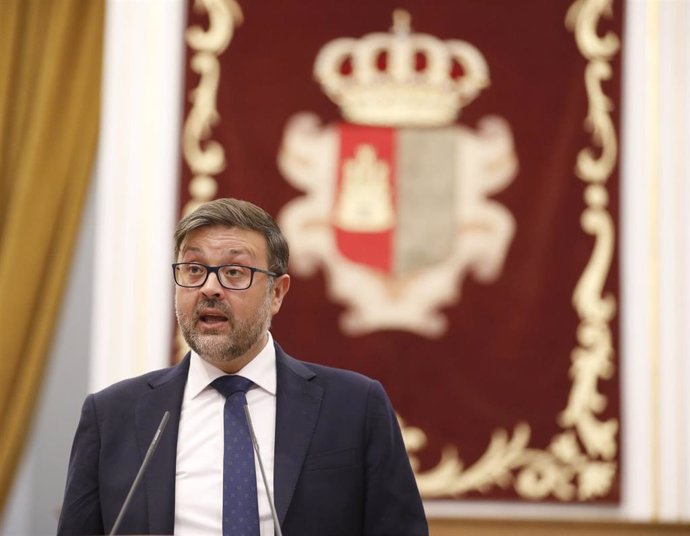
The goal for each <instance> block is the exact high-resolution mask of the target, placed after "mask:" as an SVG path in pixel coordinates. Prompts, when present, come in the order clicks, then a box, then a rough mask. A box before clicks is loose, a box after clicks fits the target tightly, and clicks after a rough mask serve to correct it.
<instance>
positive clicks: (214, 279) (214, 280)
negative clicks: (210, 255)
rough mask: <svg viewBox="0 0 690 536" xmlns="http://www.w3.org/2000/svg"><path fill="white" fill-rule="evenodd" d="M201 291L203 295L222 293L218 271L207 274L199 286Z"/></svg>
mask: <svg viewBox="0 0 690 536" xmlns="http://www.w3.org/2000/svg"><path fill="white" fill-rule="evenodd" d="M201 292H202V293H203V294H204V296H220V295H221V294H222V293H223V287H222V286H221V284H220V280H219V279H218V272H213V273H210V274H208V277H207V278H206V281H205V282H204V284H203V286H202V287H201Z"/></svg>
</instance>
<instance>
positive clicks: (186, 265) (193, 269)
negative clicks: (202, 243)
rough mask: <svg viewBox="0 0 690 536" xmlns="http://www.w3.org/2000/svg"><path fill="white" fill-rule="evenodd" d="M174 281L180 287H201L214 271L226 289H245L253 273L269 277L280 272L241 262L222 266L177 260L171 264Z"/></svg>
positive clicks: (278, 275)
mask: <svg viewBox="0 0 690 536" xmlns="http://www.w3.org/2000/svg"><path fill="white" fill-rule="evenodd" d="M172 268H173V277H174V278H175V283H176V284H177V285H179V286H180V287H185V288H199V287H203V286H204V284H205V283H206V280H207V279H208V274H211V273H215V274H216V277H217V278H218V282H219V283H220V286H221V287H223V288H226V289H228V290H246V289H248V288H249V287H251V286H252V283H253V282H254V273H255V272H260V273H262V274H266V275H268V276H270V277H280V274H277V273H275V272H270V271H268V270H262V269H261V268H254V267H253V266H243V265H242V264H223V265H222V266H206V265H205V264H201V263H198V262H177V263H175V264H173V265H172Z"/></svg>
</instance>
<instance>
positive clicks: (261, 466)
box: [243, 400, 283, 536]
mask: <svg viewBox="0 0 690 536" xmlns="http://www.w3.org/2000/svg"><path fill="white" fill-rule="evenodd" d="M243 407H244V416H245V417H246V419H247V426H248V427H249V435H250V437H251V438H252V444H253V445H254V452H256V459H257V460H259V470H260V471H261V478H263V480H264V488H266V496H267V497H268V505H269V506H270V507H271V517H272V518H273V528H274V529H275V536H283V531H282V530H280V523H279V522H278V514H276V505H275V503H274V502H273V495H272V494H271V489H270V488H269V487H268V479H266V471H264V464H263V462H262V461H261V454H260V453H259V442H258V441H257V440H256V434H254V426H253V425H252V416H251V414H250V413H249V407H248V406H247V401H246V400H245V401H244V406H243Z"/></svg>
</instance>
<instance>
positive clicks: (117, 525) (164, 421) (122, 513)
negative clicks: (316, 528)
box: [109, 411, 282, 536]
mask: <svg viewBox="0 0 690 536" xmlns="http://www.w3.org/2000/svg"><path fill="white" fill-rule="evenodd" d="M168 419H170V412H169V411H166V412H165V413H164V414H163V418H162V419H161V422H160V424H159V425H158V429H157V430H156V433H155V434H154V435H153V439H152V440H151V444H150V445H149V448H148V450H147V451H146V455H145V456H144V461H143V462H141V467H139V472H138V473H137V476H136V477H135V478H134V482H132V487H131V488H129V493H127V498H126V499H125V502H124V503H122V508H120V513H119V514H117V519H115V524H114V525H113V528H112V529H111V530H110V533H109V535H110V536H113V534H115V533H116V532H117V529H119V528H120V523H121V522H122V518H123V517H124V516H125V512H126V511H127V507H128V506H129V503H130V501H131V500H132V496H133V495H134V490H135V489H136V488H137V486H138V485H139V482H140V481H141V477H142V476H143V475H144V471H145V470H146V467H148V465H149V461H151V457H152V456H153V453H154V452H155V450H156V447H158V441H159V440H160V438H161V434H162V433H163V430H164V429H165V425H166V424H168ZM281 536H282V535H281Z"/></svg>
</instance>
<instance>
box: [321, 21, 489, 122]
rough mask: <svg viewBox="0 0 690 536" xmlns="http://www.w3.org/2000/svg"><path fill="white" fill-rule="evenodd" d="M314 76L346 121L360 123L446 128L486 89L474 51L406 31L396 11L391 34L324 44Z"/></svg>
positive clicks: (481, 61)
mask: <svg viewBox="0 0 690 536" xmlns="http://www.w3.org/2000/svg"><path fill="white" fill-rule="evenodd" d="M314 75H315V77H316V79H317V80H318V81H319V83H320V84H321V86H322V87H323V89H324V91H325V92H326V94H327V95H328V97H329V98H330V99H331V100H332V101H333V102H335V103H336V104H337V105H338V106H340V108H341V110H342V113H343V117H344V118H345V119H347V120H348V121H351V122H353V123H360V124H365V125H386V126H438V125H445V124H449V123H452V122H453V121H454V120H455V118H456V117H457V116H458V114H459V113H460V110H461V109H462V108H463V107H464V106H467V104H469V103H470V102H471V101H472V100H474V98H475V97H476V96H477V95H478V94H479V92H480V91H481V90H482V89H483V88H485V87H487V86H488V85H489V69H488V67H487V64H486V61H485V60H484V57H483V56H482V54H481V53H480V52H479V50H477V49H476V48H475V47H474V46H472V45H470V44H469V43H467V42H465V41H459V40H450V41H441V40H440V39H437V38H436V37H434V36H432V35H427V34H417V33H415V34H412V33H410V14H409V13H407V12H406V11H403V10H399V9H398V10H395V11H394V12H393V28H392V29H391V33H373V34H368V35H365V36H364V37H362V38H361V39H353V38H340V39H334V40H333V41H330V42H329V43H326V45H324V46H323V48H322V49H321V50H320V51H319V53H318V55H317V56H316V62H315V64H314Z"/></svg>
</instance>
